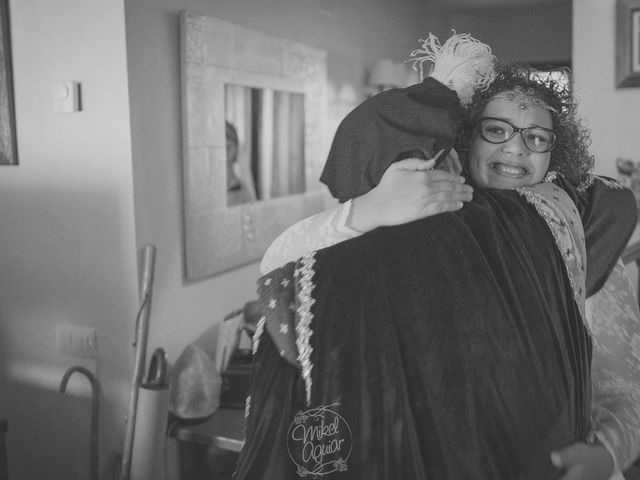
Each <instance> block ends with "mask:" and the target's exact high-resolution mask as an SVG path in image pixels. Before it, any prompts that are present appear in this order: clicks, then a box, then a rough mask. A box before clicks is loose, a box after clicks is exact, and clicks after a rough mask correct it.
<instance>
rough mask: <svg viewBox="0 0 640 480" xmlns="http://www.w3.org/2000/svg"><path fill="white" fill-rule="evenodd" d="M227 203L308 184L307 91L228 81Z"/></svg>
mask: <svg viewBox="0 0 640 480" xmlns="http://www.w3.org/2000/svg"><path fill="white" fill-rule="evenodd" d="M225 120H226V121H225V137H226V149H227V205H228V206H232V205H237V204H241V203H247V202H253V201H259V200H266V199H270V198H276V197H284V196H287V195H292V194H295V193H302V192H304V191H305V190H306V188H305V151H304V150H305V149H304V143H305V139H304V94H302V93H297V92H289V91H282V90H274V89H270V88H254V87H249V86H245V85H236V84H227V85H225Z"/></svg>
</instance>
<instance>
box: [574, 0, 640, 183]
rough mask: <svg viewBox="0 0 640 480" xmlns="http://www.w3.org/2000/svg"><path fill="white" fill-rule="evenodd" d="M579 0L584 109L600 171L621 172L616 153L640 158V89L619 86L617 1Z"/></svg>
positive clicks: (577, 72) (578, 77) (577, 61)
mask: <svg viewBox="0 0 640 480" xmlns="http://www.w3.org/2000/svg"><path fill="white" fill-rule="evenodd" d="M574 3H575V4H576V8H574V12H573V45H574V48H573V59H574V77H575V85H576V90H575V91H576V95H577V96H578V98H579V100H580V107H579V109H580V113H581V115H582V116H583V118H584V119H585V120H586V123H587V124H588V125H589V126H590V128H591V138H592V140H593V143H592V145H591V151H592V153H593V154H594V155H595V157H596V172H598V173H602V174H604V175H609V176H612V177H617V176H618V175H617V170H616V167H615V162H616V158H618V157H623V158H631V159H632V160H634V161H636V162H637V161H640V117H639V116H638V112H640V88H638V87H636V88H624V89H616V88H615V4H616V1H615V0H577V1H575V2H574ZM578 5H579V8H578Z"/></svg>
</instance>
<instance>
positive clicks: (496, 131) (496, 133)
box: [479, 117, 556, 153]
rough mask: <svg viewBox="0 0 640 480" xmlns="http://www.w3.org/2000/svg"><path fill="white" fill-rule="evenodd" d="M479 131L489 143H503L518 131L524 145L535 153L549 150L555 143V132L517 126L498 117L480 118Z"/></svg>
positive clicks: (540, 128)
mask: <svg viewBox="0 0 640 480" xmlns="http://www.w3.org/2000/svg"><path fill="white" fill-rule="evenodd" d="M479 131H480V136H481V137H482V138H483V139H485V140H486V141H487V142H489V143H505V142H508V141H509V140H511V139H512V138H513V136H514V135H515V134H516V133H519V134H520V137H522V141H523V142H524V144H525V146H526V147H527V148H528V149H529V150H531V151H532V152H535V153H546V152H549V151H551V149H552V148H553V147H554V146H555V144H556V134H555V133H553V131H552V130H549V129H548V128H543V127H527V128H518V127H514V126H513V125H511V124H510V123H509V122H507V121H506V120H500V119H499V118H491V117H484V118H481V119H480V123H479Z"/></svg>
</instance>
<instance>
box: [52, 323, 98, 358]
mask: <svg viewBox="0 0 640 480" xmlns="http://www.w3.org/2000/svg"><path fill="white" fill-rule="evenodd" d="M56 337H57V340H58V351H59V352H60V353H64V354H66V355H73V356H74V357H84V358H97V353H98V350H97V345H96V341H97V336H96V329H95V328H91V327H84V326H81V325H68V324H61V323H59V324H58V325H56Z"/></svg>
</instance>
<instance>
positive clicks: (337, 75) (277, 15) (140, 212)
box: [126, 0, 437, 361]
mask: <svg viewBox="0 0 640 480" xmlns="http://www.w3.org/2000/svg"><path fill="white" fill-rule="evenodd" d="M401 5H402V6H401V7H398V3H397V2H391V1H385V0H377V1H367V2H365V1H364V0H357V1H352V2H341V1H338V0H335V1H334V0H324V1H303V2H301V1H297V0H295V1H294V0H270V1H269V2H248V1H240V2H238V1H236V0H220V1H216V2H210V1H207V0H182V1H176V0H129V1H127V2H126V24H127V37H128V38H127V40H128V41H127V44H128V62H129V82H130V91H131V117H132V145H133V157H134V182H135V199H136V230H137V239H138V245H139V246H141V245H143V244H145V243H153V244H155V245H157V247H158V263H157V267H156V281H155V289H154V306H153V312H152V327H151V333H150V345H152V346H163V347H165V348H166V349H167V351H168V353H169V356H170V360H172V361H175V359H176V358H177V356H178V355H179V353H180V351H181V350H182V349H183V348H184V346H185V345H186V344H187V343H188V342H190V341H193V340H194V339H196V338H197V336H198V335H199V334H200V333H201V332H203V331H204V330H205V329H207V328H208V327H210V326H212V325H214V324H216V323H217V322H219V321H220V320H221V319H222V318H223V317H224V316H225V315H226V314H227V313H229V312H230V311H232V310H234V309H236V308H238V307H240V306H242V305H243V304H244V302H246V301H247V300H251V299H254V298H255V281H256V279H257V278H258V276H259V272H258V267H257V264H251V265H248V266H246V267H243V268H240V269H238V270H236V271H233V272H230V273H227V274H223V275H219V276H215V277H211V278H209V279H205V280H201V281H193V282H190V281H186V280H185V279H184V265H183V263H184V262H183V255H184V250H183V238H182V225H183V223H182V222H183V212H182V208H183V204H182V176H181V175H182V171H181V168H182V164H181V148H182V145H181V134H182V133H181V124H180V116H181V111H180V83H179V72H180V62H179V61H180V59H179V31H178V13H179V11H180V10H181V9H189V10H193V11H195V12H198V13H201V14H205V15H211V16H216V17H218V18H222V19H224V20H228V21H231V22H235V23H237V24H240V25H242V26H246V27H250V28H254V29H258V30H261V31H264V32H266V33H270V34H274V35H279V36H283V37H287V38H291V39H294V40H298V41H302V42H304V43H306V44H309V45H312V46H315V47H319V48H322V49H325V50H327V51H328V75H329V81H330V82H331V83H332V85H333V86H334V87H335V88H336V89H337V88H340V87H341V86H343V85H345V84H348V85H351V86H353V87H355V88H358V89H359V88H360V87H361V86H362V82H363V80H364V77H365V72H364V70H365V67H367V66H368V65H369V64H370V63H371V62H372V61H373V60H374V59H376V58H379V57H383V56H390V57H392V58H396V59H399V60H403V59H405V58H406V57H407V56H408V54H409V52H410V51H411V50H412V49H413V48H415V47H416V46H417V40H418V39H419V38H422V37H423V36H425V34H426V32H427V31H428V27H429V24H430V22H431V21H432V19H433V18H437V17H434V15H428V10H427V9H426V8H425V7H424V6H421V5H420V4H419V3H417V2H414V1H413V0H404V1H403V2H401ZM365 7H366V8H365ZM425 19H428V21H425Z"/></svg>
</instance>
